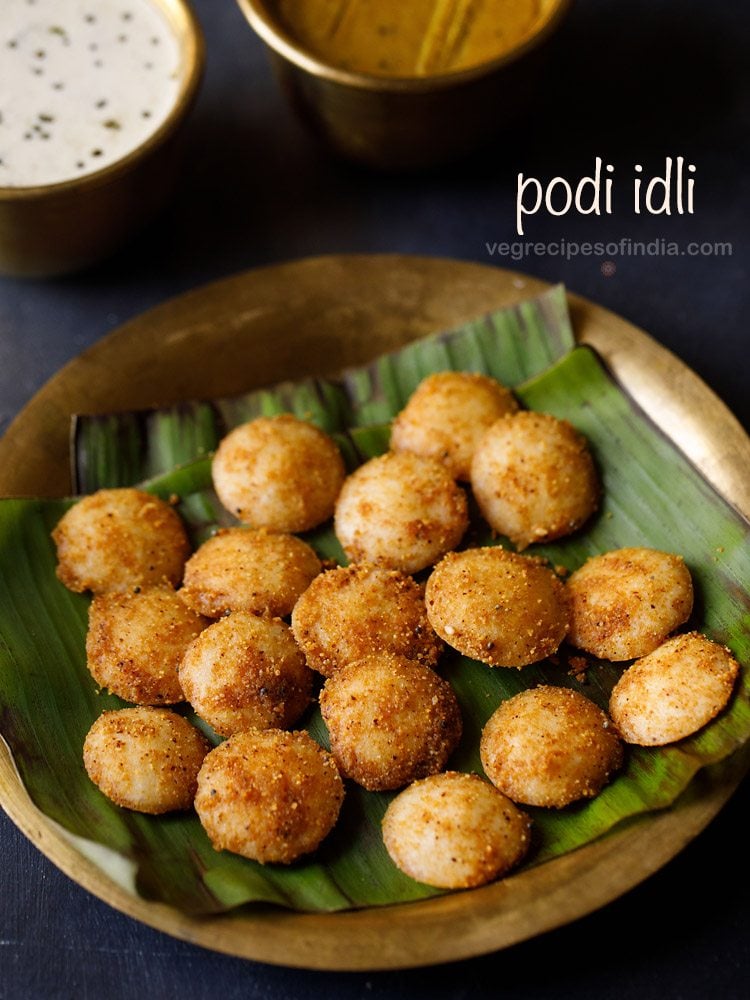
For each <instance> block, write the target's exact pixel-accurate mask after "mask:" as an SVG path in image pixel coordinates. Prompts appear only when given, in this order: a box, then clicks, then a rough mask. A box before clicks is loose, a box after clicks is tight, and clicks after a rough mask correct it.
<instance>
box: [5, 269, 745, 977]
mask: <svg viewBox="0 0 750 1000" xmlns="http://www.w3.org/2000/svg"><path fill="white" fill-rule="evenodd" d="M546 287H548V286H547V285H546V284H545V283H544V282H541V281H538V280H536V279H533V278H527V277H523V276H521V275H519V274H517V273H513V272H509V271H503V270H500V269H497V268H492V267H485V266H481V265H477V264H467V263H460V262H457V261H450V260H440V259H431V258H420V257H402V256H393V255H383V256H338V257H322V258H314V259H310V260H303V261H299V262H296V263H291V264H283V265H278V266H273V267H269V268H264V269H259V270H254V271H250V272H247V273H246V274H241V275H238V276H237V277H234V278H229V279H227V280H224V281H219V282H216V283H214V284H211V285H208V286H206V287H204V288H200V289H198V290H197V291H193V292H190V293H188V294H187V295H183V296H181V297H180V298H178V299H175V300H173V301H171V302H167V303H165V304H164V305H161V306H159V307H157V308H156V309H152V310H150V311H149V312H147V313H145V314H144V315H142V316H140V317H138V318H137V319H135V320H132V321H131V322H129V323H127V324H125V325H124V326H123V327H121V328H120V329H119V330H117V331H115V332H114V333H112V334H110V335H109V336H108V337H106V338H104V339H103V340H102V341H101V342H99V343H98V344H96V345H95V346H94V347H92V348H91V349H90V350H88V351H86V352H85V353H84V354H82V355H81V356H80V357H79V358H77V359H75V360H74V361H72V362H71V363H70V364H68V365H67V366H66V367H65V368H63V369H62V371H61V372H60V373H59V374H58V375H56V376H55V377H54V378H53V379H51V381H50V382H48V383H47V385H46V386H45V387H44V388H43V389H42V390H41V391H40V392H39V393H38V394H37V395H36V396H35V397H34V399H33V400H32V401H31V402H30V403H29V404H28V405H27V406H26V407H25V409H24V410H23V411H22V413H21V414H20V415H19V416H18V417H17V419H16V420H15V421H14V423H13V424H12V425H11V427H10V428H9V430H8V432H7V433H6V435H5V437H4V439H3V440H2V441H1V442H0V493H2V494H4V495H28V494H32V495H46V496H56V495H61V494H64V493H66V492H67V491H68V490H69V488H70V487H69V478H68V424H69V416H70V414H71V413H75V412H80V411H87V412H109V411H112V410H115V409H118V408H119V409H132V408H137V407H144V406H149V405H155V404H160V403H161V404H164V403H169V402H175V401H178V400H181V399H187V398H195V397H204V398H205V397H213V396H219V395H229V394H232V393H237V392H240V391H242V390H245V389H248V388H251V387H253V386H257V385H262V384H268V383H273V382H276V381H278V380H280V379H284V378H295V377H298V376H301V375H303V374H332V373H333V372H335V371H336V370H338V369H340V368H342V367H344V366H346V365H351V364H357V363H360V362H363V361H366V360H368V359H371V358H373V357H374V356H376V355H378V354H381V353H383V352H384V351H387V350H390V349H392V348H394V347H396V346H398V345H400V344H403V343H405V342H406V341H408V340H411V339H413V338H415V337H419V336H421V335H423V334H426V333H429V332H431V331H434V330H439V329H445V328H447V327H450V326H453V325H455V324H458V323H460V322H462V321H464V320H467V319H470V318H471V317H473V316H476V315H478V314H480V313H482V312H485V311H488V310H490V309H497V308H499V307H502V306H506V305H509V304H511V303H513V302H516V301H519V300H520V299H523V298H527V297H529V296H531V295H534V294H537V293H538V292H541V291H543V290H544V289H545V288H546ZM570 304H571V309H572V315H573V323H574V327H575V329H576V332H577V335H578V337H579V339H580V340H582V341H584V342H586V343H589V344H592V345H593V346H595V347H596V348H597V349H598V350H599V352H600V353H601V354H602V356H603V357H604V359H605V360H606V362H607V364H608V365H609V366H610V368H611V369H612V371H613V372H614V373H615V375H616V377H617V378H618V379H619V380H620V382H621V383H622V384H623V385H624V387H625V388H626V389H627V390H628V391H629V392H630V393H631V394H632V395H633V396H634V397H635V398H636V400H637V401H638V402H639V403H640V405H641V406H642V407H643V408H644V409H645V410H646V412H647V413H648V414H649V415H650V416H651V417H652V419H653V420H654V421H655V422H656V423H657V424H658V425H659V426H660V427H661V428H662V430H663V431H664V432H665V433H666V434H667V435H668V436H669V437H671V438H672V440H673V441H675V442H676V443H677V444H678V445H679V447H681V448H682V449H683V451H685V453H686V454H687V455H688V456H689V458H690V459H691V460H692V461H693V463H694V464H695V465H696V466H697V467H698V468H699V469H701V471H702V472H703V473H704V475H705V476H707V478H708V479H709V480H710V481H711V482H712V483H713V485H714V486H715V487H716V488H717V489H718V490H719V492H720V493H722V494H723V495H724V497H725V498H726V499H727V500H729V501H730V502H731V503H732V504H733V505H734V506H735V507H736V508H737V509H738V510H739V511H740V512H742V513H743V514H744V515H745V516H748V515H749V514H750V485H749V483H748V480H747V479H746V477H745V475H744V470H746V469H747V468H748V467H750V439H749V438H748V437H747V435H746V434H745V433H744V431H743V430H742V428H741V427H740V425H739V423H738V422H737V421H736V420H735V418H734V417H733V416H732V415H731V413H730V412H729V411H728V410H727V408H726V407H725V406H724V405H723V403H721V402H720V401H719V400H718V399H717V398H716V396H714V395H713V393H712V392H711V391H710V390H709V389H708V388H707V387H706V386H705V385H704V383H703V382H701V380H700V379H699V378H698V377H697V376H696V375H695V374H694V373H693V372H691V371H690V370H689V369H688V368H687V367H686V366H685V365H684V364H683V363H682V362H680V361H679V360H678V359H677V358H675V357H674V356H673V355H672V354H670V353H669V352H668V351H666V350H665V349H664V348H662V347H660V346H659V345H658V344H657V343H655V341H653V340H652V339H651V338H650V337H648V336H647V335H646V334H645V333H643V332H641V331H640V330H638V329H636V328H635V327H633V326H631V325H630V324H629V323H627V322H626V321H625V320H623V319H621V318H619V317H617V316H615V315H614V314H613V313H611V312H608V311H607V310H605V309H602V308H600V307H599V306H596V305H594V304H592V303H590V302H587V301H586V300H585V299H581V298H579V297H577V296H574V295H571V296H570ZM747 765H748V759H747V755H746V754H745V755H743V756H742V758H741V759H737V760H735V761H734V763H733V764H732V765H730V766H729V767H725V768H722V769H721V771H720V773H718V774H715V775H714V778H713V780H712V781H711V782H705V781H701V782H700V783H699V784H697V785H696V784H695V783H694V785H693V792H692V794H688V795H686V796H684V797H683V799H682V800H680V801H679V802H678V803H677V804H676V805H675V806H674V807H672V808H671V809H669V810H667V811H665V812H662V813H658V814H652V815H649V816H647V817H645V818H643V819H641V820H640V821H638V822H637V823H634V824H632V825H630V826H628V827H627V828H625V829H622V830H619V831H617V832H615V833H614V834H612V835H610V836H608V837H605V838H603V839H601V840H598V841H596V842H595V843H593V844H589V845H588V846H586V847H583V848H581V849H580V850H578V851H574V852H573V853H571V854H568V855H566V856H564V857H562V858H558V859H556V860H554V861H550V862H548V863H546V864H544V865H540V866H538V867H536V868H532V869H530V870H528V871H525V872H522V873H520V874H518V875H516V876H513V877H511V878H509V879H507V880H505V881H503V882H499V883H496V884H494V885H490V886H486V887H484V888H482V889H475V890H472V891H470V892H462V893H455V894H453V895H449V896H444V897H440V898H437V899H431V900H426V901H424V902H418V903H410V904H406V905H402V906H391V907H383V908H374V909H369V910H362V911H355V912H347V913H339V914H326V915H319V914H300V913H288V912H286V911H282V910H276V909H270V908H256V909H252V908H246V909H245V910H244V911H243V912H242V913H234V914H229V915H227V916H223V917H212V918H209V919H194V918H192V917H188V916H185V915H184V914H182V913H179V912H178V911H176V910H173V909H171V908H170V907H168V906H165V905H163V904H158V903H150V902H147V901H146V900H143V899H140V898H139V897H135V896H133V895H131V894H130V893H129V892H127V891H126V890H125V889H123V888H122V887H121V886H120V885H118V884H117V883H116V882H114V881H113V880H111V879H110V878H109V877H108V876H105V875H104V874H103V873H102V872H101V870H100V869H99V868H97V867H96V866H95V865H93V864H92V863H91V862H90V861H89V860H87V858H85V857H84V856H83V855H82V854H81V853H80V852H79V850H77V849H76V847H75V846H74V845H73V844H72V842H71V841H70V840H69V839H68V838H67V837H66V835H65V833H64V832H62V831H61V830H60V828H59V827H57V826H55V825H54V824H53V823H51V822H50V821H49V820H48V819H47V818H46V817H45V816H44V815H43V814H42V813H40V812H39V811H38V810H37V809H36V808H35V807H34V806H33V804H32V803H31V801H30V799H29V798H28V796H27V794H26V792H25V790H24V789H23V787H22V785H21V783H20V780H19V778H18V776H17V774H16V772H15V770H14V768H13V765H12V762H11V760H10V758H9V756H8V754H7V751H6V749H5V747H4V744H2V742H1V741H0V803H2V805H3V807H4V808H5V810H6V811H7V813H8V815H9V816H10V817H11V819H12V820H13V821H14V822H15V823H16V825H17V826H18V827H19V828H20V829H21V830H22V831H23V832H24V833H25V834H26V836H27V837H29V839H30V840H31V841H32V842H33V843H34V844H35V845H36V846H37V847H38V848H39V849H40V850H41V851H42V852H43V853H44V854H46V855H47V857H48V858H50V860H51V861H52V862H53V863H54V864H56V865H57V866H58V867H59V868H61V869H62V870H63V871H64V872H65V873H66V874H67V875H69V876H70V877H71V878H72V879H74V880H75V881H76V882H78V883H79V884H80V885H82V886H83V887H84V888H86V889H88V890H89V891H90V892H92V893H94V894H95V895H96V896H98V897H99V898H100V899H103V900H104V901H105V902H107V903H109V904H111V905H112V906H114V907H116V908H117V909H118V910H121V911H122V912H123V913H127V914H128V915H130V916H132V917H135V918H136V919H138V920H141V921H143V922H144V923H146V924H150V925H151V926H153V927H156V928H158V929H159V930H162V931H165V932H167V933H168V934H172V935H174V936H176V937H179V938H182V939H183V940H185V941H191V942H194V943H196V944H200V945H203V946H204V947H207V948H213V949H215V950H217V951H222V952H226V953H228V954H232V955H238V956H242V957H245V958H251V959H256V960H260V961H264V962H271V963H275V964H279V965H290V966H298V967H303V968H311V969H342V970H343V969H370V970H372V969H390V968H403V967H410V966H418V965H427V964H432V963H436V962H447V961H451V960H453V959H458V958H466V957H469V956H472V955H479V954H483V953H486V952H490V951H494V950H496V949H499V948H504V947H507V946H508V945H511V944H514V943H516V942H518V941H522V940H524V939H526V938H530V937H533V936H534V935H536V934H540V933H541V932H543V931H546V930H549V929H551V928H553V927H558V926H560V925H562V924H565V923H567V922H569V921H571V920H574V919H576V918H577V917H580V916H583V915H584V914H586V913H590V912H591V911H592V910H595V909H597V908H598V907H600V906H602V905H604V904H605V903H607V902H609V901H610V900H613V899H615V898H616V897H617V896H619V895H621V894H622V893H624V892H626V891H627V890H628V889H630V888H631V887H632V886H634V885H636V884H637V883H638V882H640V881H641V880H643V879H644V878H646V877H647V876H648V875H650V874H651V873H652V872H654V871H656V870H657V869H658V868H660V867H661V866H662V865H663V864H665V863H666V862H667V861H668V860H669V859H670V858H672V857H674V856H675V855H676V854H677V853H678V852H679V851H680V850H681V849H682V848H683V847H684V846H685V845H686V844H687V843H688V842H689V841H690V840H691V839H692V838H693V837H695V836H696V835H697V834H698V833H699V832H700V830H702V829H703V828H704V827H705V826H706V824H707V823H708V822H709V820H710V819H711V818H712V817H713V816H715V815H716V813H717V812H718V811H719V809H720V808H721V806H722V805H723V804H724V802H725V801H726V799H727V798H728V797H729V795H730V794H731V793H732V791H733V790H734V788H735V787H736V785H737V784H738V782H739V780H740V778H741V776H742V774H743V773H744V771H745V770H746V769H747ZM696 788H697V789H699V791H697V792H696V791H695V789H696Z"/></svg>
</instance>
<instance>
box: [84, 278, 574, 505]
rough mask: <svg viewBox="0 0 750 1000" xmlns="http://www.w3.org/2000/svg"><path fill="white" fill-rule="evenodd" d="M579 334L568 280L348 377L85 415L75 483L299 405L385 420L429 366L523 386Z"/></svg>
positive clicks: (326, 420)
mask: <svg viewBox="0 0 750 1000" xmlns="http://www.w3.org/2000/svg"><path fill="white" fill-rule="evenodd" d="M574 344H575V338H574V336H573V330H572V328H571V325H570V317H569V315H568V305H567V301H566V299H565V289H564V288H563V286H562V285H557V286H556V287H555V288H552V289H550V290H549V291H548V292H545V293H544V294H542V295H539V296H537V297H536V298H534V299H529V300H528V301H527V302H522V303H520V304H519V305H517V306H511V307H510V308H508V309H500V310H498V311H496V312H493V313H489V314H488V315H486V316H482V317H480V318H479V319H476V320H473V321H472V322H470V323H466V324H465V325H464V326H462V327H460V328H459V329H457V330H449V331H448V332H446V333H438V334H434V335H433V336H431V337H427V338H425V339H423V340H420V341H417V342H416V343H413V344H409V345H408V346H407V347H404V348H402V349H401V350H399V351H395V352H393V353H392V354H386V355H385V356H383V357H382V358H379V359H378V360H376V361H374V362H373V363H372V364H371V365H367V366H365V367H363V368H358V369H356V370H352V371H349V372H345V373H344V374H343V375H342V376H341V378H339V379H334V380H330V379H305V380H304V381H301V382H285V383H283V384H281V385H278V386H276V387H275V388H273V389H257V390H255V391H254V392H249V393H247V394H246V395H244V396H235V397H232V398H231V399H219V400H217V401H215V402H195V403H181V404H179V405H177V406H172V407H168V408H165V409H162V410H153V411H148V410H146V411H139V412H135V413H117V414H111V415H106V416H86V415H81V416H79V417H77V418H76V420H75V422H74V426H73V433H72V435H71V441H72V456H71V457H72V462H71V465H72V470H73V471H72V476H73V478H72V482H73V487H74V490H75V492H77V493H93V491H94V490H97V489H99V487H101V486H132V485H133V484H134V483H139V482H142V481H143V480H144V479H150V478H151V477H153V476H157V475H159V474H160V473H162V472H168V471H169V470H170V469H174V468H175V466H177V465H183V464H185V463H186V462H191V461H192V460H193V459H195V458H198V457H200V456H201V455H208V454H209V453H210V452H212V451H213V450H214V449H215V448H216V446H217V444H218V443H219V441H220V440H221V438H222V437H223V436H224V435H225V434H226V432H227V431H228V430H229V429H230V428H232V427H236V426H237V424H241V423H244V422H245V421H247V420H252V419H253V418H254V417H259V416H271V415H273V414H275V413H285V412H286V413H295V414H296V415H297V416H298V417H301V418H303V419H305V420H309V421H311V422H312V423H314V424H317V426H318V427H320V428H321V429H322V430H324V431H328V432H329V433H333V432H335V431H346V430H347V429H349V428H351V427H366V426H368V425H372V424H379V423H382V424H385V423H387V422H388V421H389V420H390V419H391V418H392V417H393V416H394V414H395V413H396V412H397V411H398V410H399V409H400V408H401V406H402V405H403V401H404V400H405V399H407V398H408V397H409V396H410V395H411V394H412V392H413V391H414V390H415V389H416V387H417V385H418V384H419V383H420V382H421V380H422V379H423V378H424V376H425V375H428V374H429V373H430V372H434V371H442V370H444V369H455V370H457V371H472V372H485V373H487V374H490V375H493V376H494V377H495V378H497V379H499V380H500V381H501V382H502V383H503V384H505V385H510V386H515V385H518V384H519V383H520V382H524V381H526V380H527V379H530V378H533V377H534V376H535V375H538V374H539V373H540V372H542V371H544V369H545V368H548V367H549V366H550V365H551V364H553V363H554V362H555V361H557V360H559V359H560V358H561V357H563V356H564V355H565V354H566V353H567V352H568V351H569V350H570V349H571V348H572V347H573V346H574Z"/></svg>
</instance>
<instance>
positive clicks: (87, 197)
mask: <svg viewBox="0 0 750 1000" xmlns="http://www.w3.org/2000/svg"><path fill="white" fill-rule="evenodd" d="M149 4H150V7H151V8H153V10H152V13H153V14H155V15H159V16H161V17H162V19H163V24H164V31H165V34H164V36H163V38H162V39H160V40H161V41H164V40H165V39H167V40H168V42H169V45H170V46H172V45H173V42H172V38H173V39H174V41H175V42H176V50H175V49H172V50H171V51H172V53H173V54H174V52H175V51H176V52H177V64H176V67H175V69H174V70H173V72H172V75H171V77H170V79H173V80H174V81H175V85H174V95H173V96H172V97H171V103H170V104H169V105H168V108H165V109H164V110H163V114H162V115H160V117H159V118H158V119H157V120H156V121H155V122H154V126H153V128H151V130H150V131H146V132H145V134H141V135H140V137H139V139H138V141H137V142H136V144H135V145H132V146H130V147H125V148H124V149H123V151H122V154H121V155H117V158H115V159H114V160H113V161H112V162H106V163H103V165H102V166H101V167H100V168H98V169H97V164H96V161H95V160H89V162H88V163H87V164H85V165H84V163H83V162H79V163H78V164H77V166H79V167H81V168H82V169H81V173H80V176H73V177H66V178H65V179H62V180H59V181H54V180H53V181H51V182H47V181H45V180H43V179H42V181H41V182H37V181H35V180H34V179H33V177H34V175H33V174H29V175H28V176H30V177H31V178H32V180H31V182H30V183H26V182H25V180H24V178H23V176H22V175H21V179H20V180H17V181H16V182H14V183H12V184H9V183H8V181H7V180H4V178H3V173H2V172H1V171H0V274H7V275H14V276H34V277H48V276H52V275H57V274H63V273H66V272H70V271H75V270H79V269H81V268H83V267H86V266H87V265H90V264H93V263H94V262H96V261H98V260H100V259H101V258H103V257H106V256H107V255H108V254H110V253H112V252H113V251H114V250H115V249H116V248H117V247H118V246H119V245H120V244H121V243H122V242H123V241H124V240H126V239H127V238H128V237H129V236H131V235H132V234H133V233H134V232H135V231H136V230H137V229H138V228H139V227H140V226H141V225H143V224H144V223H145V222H147V221H148V220H149V219H150V218H151V217H152V216H153V215H154V214H155V213H156V211H157V210H158V209H159V208H160V207H161V205H162V204H163V203H164V201H165V200H166V199H167V197H168V195H169V194H170V192H171V190H172V188H173V186H174V181H175V179H176V176H177V170H178V167H179V163H180V152H181V150H180V145H181V144H180V138H181V133H182V131H183V125H184V123H185V119H186V117H187V114H188V112H189V110H190V108H191V106H192V104H193V101H194V99H195V96H196V94H197V91H198V87H199V84H200V80H201V76H202V73H203V66H204V42H203V35H202V32H201V29H200V26H199V24H198V22H197V20H196V18H195V16H194V14H193V12H192V10H191V9H190V6H189V5H188V3H186V2H185V0H149ZM63 6H64V5H62V4H61V5H60V7H59V8H58V9H56V10H55V19H56V22H58V23H56V24H55V25H54V26H52V27H49V26H47V25H46V22H44V23H42V22H41V21H40V22H38V23H37V24H36V25H34V26H33V27H34V30H35V31H36V32H37V38H38V37H46V36H49V40H48V41H47V42H46V44H47V45H48V46H49V49H48V51H47V53H46V54H47V55H48V57H53V56H54V51H53V50H52V46H53V45H54V44H57V43H58V41H60V40H62V41H64V40H65V36H66V33H67V31H68V29H66V28H65V27H64V25H65V21H64V18H63V14H62V8H63ZM72 9H73V7H72V6H71V10H72ZM142 9H143V5H141V6H140V7H139V6H138V5H137V4H135V5H131V6H130V7H129V8H128V11H135V13H134V14H132V13H128V11H126V12H125V13H124V14H122V13H117V14H116V15H115V14H114V13H113V14H112V16H113V17H114V16H118V17H119V18H121V19H122V20H123V22H124V23H123V24H122V25H120V27H121V29H122V30H121V37H120V39H118V40H122V39H126V38H127V37H128V35H127V32H128V30H129V28H130V26H129V25H128V24H127V20H129V19H130V18H131V17H132V18H133V19H135V18H136V17H137V14H138V12H139V11H141V10H142ZM31 10H32V11H33V10H34V8H33V7H32V8H31ZM104 10H105V7H104V6H100V7H97V8H96V13H92V14H89V15H87V16H86V18H84V20H86V21H90V22H91V23H90V24H88V23H87V24H79V23H78V21H76V22H74V27H75V29H76V41H78V37H79V36H80V33H81V31H83V30H84V29H88V30H89V31H90V32H91V34H90V35H89V36H87V38H88V39H95V38H96V37H97V36H96V35H95V34H94V32H95V31H96V28H97V24H99V25H100V26H101V23H102V21H103V11H104ZM71 16H72V15H71ZM60 25H63V27H61V26H60ZM11 30H12V29H11V28H10V27H9V26H8V21H7V20H6V21H5V22H4V24H3V27H2V29H0V31H2V32H8V33H10V31H11ZM141 30H145V28H144V27H143V26H141ZM40 33H41V34H40ZM28 34H29V31H28V28H27V29H26V30H25V31H24V32H23V33H21V32H19V34H18V39H19V41H18V45H19V48H20V46H21V44H22V43H24V42H25V40H26V38H27V35H28ZM71 35H72V31H71ZM130 37H134V36H130ZM149 41H150V42H151V44H154V45H156V44H157V43H156V42H154V40H153V38H151V39H149ZM65 44H69V43H65ZM4 47H7V48H8V49H10V50H11V51H12V49H13V48H15V47H16V46H15V44H14V38H13V37H12V36H11V37H10V38H9V39H6V40H5V46H4ZM85 50H86V51H89V50H90V57H91V59H92V60H93V59H94V58H95V57H96V56H97V55H98V54H99V55H101V54H102V53H101V52H100V51H98V43H97V41H95V40H90V41H88V40H87V43H86V45H85ZM40 52H41V53H42V56H43V55H44V54H45V53H44V50H43V49H40V48H37V51H35V52H33V53H29V55H33V56H34V57H36V58H39V59H40V62H39V63H38V66H39V68H40V70H41V72H46V73H47V77H46V78H47V79H48V80H49V81H50V98H52V91H53V90H55V89H57V90H60V91H63V90H64V93H63V94H62V95H60V94H58V95H56V97H57V99H58V104H57V107H59V108H61V109H62V110H63V111H68V110H70V111H71V114H73V115H75V113H77V111H78V105H77V104H75V103H74V101H79V102H80V101H81V99H82V98H81V95H82V94H83V93H85V88H84V86H83V85H79V86H78V89H77V92H76V88H75V87H74V86H72V85H71V86H67V87H65V89H64V86H65V84H64V81H63V78H60V80H59V83H58V85H57V87H55V85H54V82H53V81H54V80H55V77H54V76H53V75H51V74H50V70H51V69H52V67H51V65H50V63H51V58H47V59H46V61H45V60H43V59H42V56H40V55H39V53H40ZM139 55H140V54H139ZM3 58H4V59H6V58H7V53H6V56H4V57H3ZM76 58H80V56H79V55H78V53H76ZM156 59H157V57H156V56H154V60H156ZM94 65H96V63H94ZM99 65H100V66H101V65H102V61H101V60H99ZM151 65H156V61H154V63H153V64H151ZM149 67H150V64H149V62H143V63H142V65H141V67H140V68H142V69H144V70H147V69H148V68H149ZM71 73H74V69H73V70H71ZM77 82H78V83H79V84H80V81H77ZM131 82H132V81H131ZM32 83H33V81H32ZM14 85H15V86H17V87H18V88H19V89H20V88H22V87H23V86H24V81H23V80H21V79H17V80H16V81H14V84H11V87H13V86H14ZM101 89H102V94H103V93H105V92H107V91H106V87H104V86H102V88H101ZM97 94H98V91H97V92H96V93H95V92H93V91H92V92H91V103H90V104H89V110H90V108H91V107H93V106H96V107H98V106H99V104H101V124H102V126H103V132H102V134H103V135H105V134H106V131H105V130H106V128H110V129H115V130H116V129H119V128H122V127H123V126H121V125H120V124H119V122H118V121H117V120H116V119H115V118H114V117H112V116H111V113H110V109H108V108H106V107H105V104H106V103H107V102H106V101H104V100H103V99H102V100H101V101H99V102H98V103H97V102H96V100H95V97H96V96H97ZM11 96H12V93H11ZM61 97H63V98H64V99H65V100H67V101H68V102H69V103H68V104H67V105H66V104H65V103H62V104H60V103H59V99H60V98H61ZM50 103H52V100H50ZM139 113H140V115H141V116H143V117H144V118H145V117H148V115H149V114H150V112H149V111H148V109H146V108H144V109H140V110H139ZM135 114H136V111H135V109H133V116H134V117H135ZM108 115H110V117H108ZM6 117H7V116H6ZM36 119H37V121H36V123H35V124H33V125H29V126H28V128H29V132H28V138H29V140H34V141H36V140H38V139H44V138H49V136H45V134H44V130H45V128H47V127H48V126H47V125H45V122H46V121H48V120H50V121H51V120H54V119H53V116H52V115H50V114H47V115H45V114H44V113H41V114H38V115H36ZM28 120H29V121H32V120H33V116H31V115H29V118H28ZM149 127H150V126H149V125H148V124H147V125H146V126H144V128H145V129H148V128H149ZM61 128H62V126H61ZM34 130H35V131H34ZM26 137H27V136H24V138H26ZM125 141H127V140H125ZM101 145H102V147H103V149H102V150H97V149H94V150H93V155H94V156H96V155H99V156H102V153H103V151H104V152H106V145H105V142H104V141H103V142H102V143H101ZM51 146H52V143H46V144H44V143H43V142H39V144H38V149H39V154H38V159H37V161H36V162H37V163H39V164H44V162H45V161H44V154H47V155H48V156H49V150H50V147H51ZM91 152H92V151H91V148H90V145H89V147H87V150H86V154H87V155H89V154H91ZM80 156H81V161H82V160H83V153H81V154H80ZM6 166H7V164H6ZM7 174H8V171H7V170H6V171H5V176H6V177H7ZM3 183H4V184H5V185H6V186H2V185H3Z"/></svg>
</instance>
